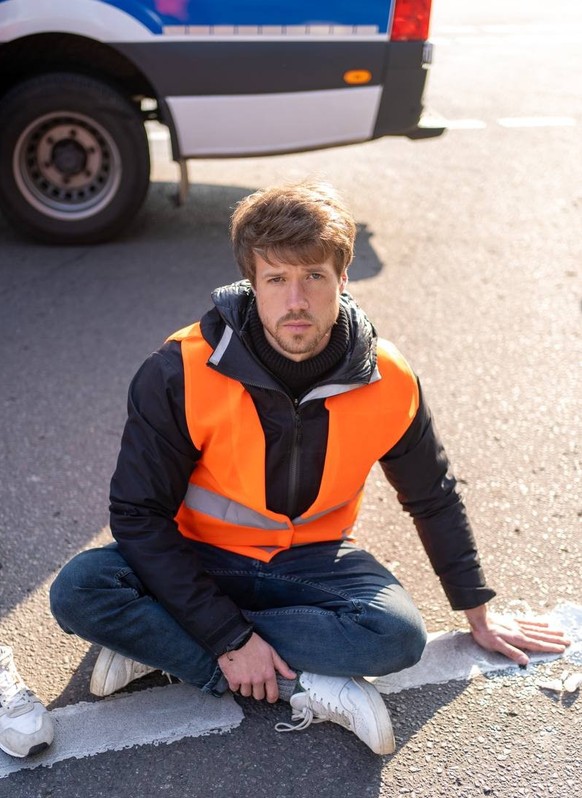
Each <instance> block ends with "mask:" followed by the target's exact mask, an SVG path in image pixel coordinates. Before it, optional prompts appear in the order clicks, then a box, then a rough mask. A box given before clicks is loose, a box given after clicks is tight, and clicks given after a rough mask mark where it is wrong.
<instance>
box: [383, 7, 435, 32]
mask: <svg viewBox="0 0 582 798" xmlns="http://www.w3.org/2000/svg"><path fill="white" fill-rule="evenodd" d="M430 4H431V0H396V2H395V6H394V18H393V20H392V34H391V37H390V38H391V39H392V40H393V41H411V40H415V41H416V40H421V41H425V40H426V39H428V26H429V23H430Z"/></svg>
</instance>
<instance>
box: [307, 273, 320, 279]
mask: <svg viewBox="0 0 582 798" xmlns="http://www.w3.org/2000/svg"><path fill="white" fill-rule="evenodd" d="M309 277H310V278H311V279H312V280H323V274H320V273H319V272H311V274H310V275H309Z"/></svg>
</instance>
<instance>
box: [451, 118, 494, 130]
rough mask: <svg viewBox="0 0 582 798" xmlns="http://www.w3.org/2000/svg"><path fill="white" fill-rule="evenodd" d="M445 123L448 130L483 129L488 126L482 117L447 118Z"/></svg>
mask: <svg viewBox="0 0 582 798" xmlns="http://www.w3.org/2000/svg"><path fill="white" fill-rule="evenodd" d="M444 124H445V125H446V126H447V129H448V130H483V128H486V127H487V123H486V122H483V120H482V119H447V120H446V121H445V123H444Z"/></svg>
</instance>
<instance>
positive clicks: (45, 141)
mask: <svg viewBox="0 0 582 798" xmlns="http://www.w3.org/2000/svg"><path fill="white" fill-rule="evenodd" d="M0 119H2V124H1V125H0V208H1V209H2V210H3V211H4V213H5V214H6V216H7V217H8V219H9V220H10V221H11V222H12V223H13V224H14V225H15V226H16V227H17V228H19V229H20V230H21V231H23V232H24V233H26V234H29V235H32V236H34V237H35V238H38V239H40V240H42V241H45V242H49V243H54V244H93V243H96V242H98V241H103V240H105V239H107V238H110V237H111V236H113V235H115V234H116V233H118V232H119V231H120V230H121V229H122V228H123V227H125V226H126V225H127V223H128V222H129V221H130V220H131V219H132V218H133V216H134V215H135V214H136V213H137V211H138V209H139V208H140V206H141V204H142V202H143V200H144V198H145V195H146V192H147V189H148V185H149V175H150V157H149V148H148V141H147V136H146V132H145V129H144V126H143V123H142V120H141V116H140V113H139V109H138V108H137V107H136V106H135V105H132V104H131V103H130V102H129V101H128V100H126V99H125V98H124V97H123V96H122V95H121V94H119V93H118V92H116V91H115V90H114V89H112V88H111V87H110V86H108V85H106V84H104V83H101V82H100V81H97V80H94V79H92V78H89V77H85V76H82V75H75V74H71V73H58V74H57V73H53V74H50V75H44V76H41V77H37V78H32V79H30V80H27V81H25V82H23V83H20V84H19V85H18V86H16V87H14V88H13V89H12V90H11V91H10V92H9V93H8V94H7V95H6V96H5V97H4V98H3V99H2V100H1V101H0Z"/></svg>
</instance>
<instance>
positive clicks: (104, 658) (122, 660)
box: [89, 648, 157, 696]
mask: <svg viewBox="0 0 582 798" xmlns="http://www.w3.org/2000/svg"><path fill="white" fill-rule="evenodd" d="M155 670H157V669H156V668H150V666H149V665H143V664H142V663H141V662H136V661H135V660H134V659H129V658H128V657H124V656H123V655H122V654H118V653H117V652H116V651H111V650H110V649H109V648H102V649H101V651H100V652H99V656H98V657H97V661H96V662H95V667H94V668H93V674H92V676H91V684H90V685H89V690H90V691H91V692H92V693H93V695H99V696H105V695H111V693H115V692H117V690H121V688H122V687H125V686H126V685H127V684H129V683H130V682H133V681H134V680H135V679H141V677H142V676H146V675H147V674H148V673H153V672H154V671H155Z"/></svg>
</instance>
